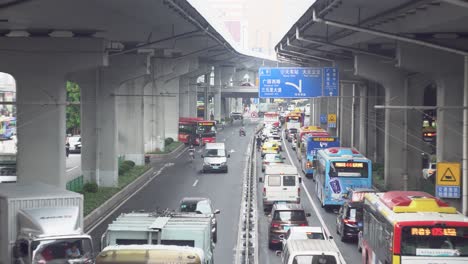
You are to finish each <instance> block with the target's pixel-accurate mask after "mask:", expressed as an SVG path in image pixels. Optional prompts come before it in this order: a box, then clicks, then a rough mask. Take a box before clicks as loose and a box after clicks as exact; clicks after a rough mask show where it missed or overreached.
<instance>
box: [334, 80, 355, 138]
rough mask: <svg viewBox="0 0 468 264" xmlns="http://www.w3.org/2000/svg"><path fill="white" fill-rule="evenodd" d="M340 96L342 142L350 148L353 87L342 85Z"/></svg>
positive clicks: (347, 84)
mask: <svg viewBox="0 0 468 264" xmlns="http://www.w3.org/2000/svg"><path fill="white" fill-rule="evenodd" d="M340 95H341V100H340V113H339V115H338V122H340V125H339V129H340V132H339V135H340V142H341V146H343V147H350V146H351V142H352V140H351V135H352V132H351V131H352V120H353V119H352V118H353V116H352V108H353V98H352V96H353V85H352V84H350V83H342V84H341V93H340Z"/></svg>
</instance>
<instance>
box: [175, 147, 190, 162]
mask: <svg viewBox="0 0 468 264" xmlns="http://www.w3.org/2000/svg"><path fill="white" fill-rule="evenodd" d="M186 150H187V148H185V149H184V150H182V151H181V152H180V153H179V154H177V156H176V157H175V158H176V159H178V158H179V157H180V156H182V154H184V153H185V151H186Z"/></svg>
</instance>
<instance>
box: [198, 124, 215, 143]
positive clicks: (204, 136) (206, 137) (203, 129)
mask: <svg viewBox="0 0 468 264" xmlns="http://www.w3.org/2000/svg"><path fill="white" fill-rule="evenodd" d="M197 136H198V137H197V139H196V141H195V144H197V145H204V144H205V143H215V142H216V121H212V120H202V121H198V122H197Z"/></svg>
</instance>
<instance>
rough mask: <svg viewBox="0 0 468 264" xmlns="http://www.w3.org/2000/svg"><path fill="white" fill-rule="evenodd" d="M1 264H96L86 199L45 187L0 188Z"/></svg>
mask: <svg viewBox="0 0 468 264" xmlns="http://www.w3.org/2000/svg"><path fill="white" fill-rule="evenodd" d="M0 246H1V247H0V264H13V263H14V264H16V263H22V264H23V263H24V264H33V263H38V264H41V263H67V264H69V263H76V264H78V263H83V264H87V263H93V252H94V251H93V246H92V240H91V237H90V236H89V235H86V234H85V233H84V232H83V196H82V195H81V194H78V193H75V192H71V191H67V190H65V189H62V188H58V187H55V186H50V185H46V184H41V183H38V184H17V183H11V184H2V185H0Z"/></svg>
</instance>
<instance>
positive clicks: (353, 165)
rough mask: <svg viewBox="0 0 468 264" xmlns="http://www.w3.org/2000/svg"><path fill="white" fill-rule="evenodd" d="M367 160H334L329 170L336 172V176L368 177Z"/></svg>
mask: <svg viewBox="0 0 468 264" xmlns="http://www.w3.org/2000/svg"><path fill="white" fill-rule="evenodd" d="M367 165H368V164H367V162H347V161H334V162H333V163H332V166H331V167H332V168H331V170H330V171H334V172H336V176H338V177H353V178H368V177H369V170H368V166H367Z"/></svg>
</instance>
